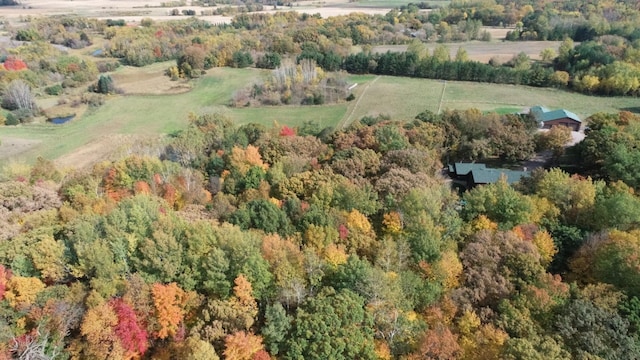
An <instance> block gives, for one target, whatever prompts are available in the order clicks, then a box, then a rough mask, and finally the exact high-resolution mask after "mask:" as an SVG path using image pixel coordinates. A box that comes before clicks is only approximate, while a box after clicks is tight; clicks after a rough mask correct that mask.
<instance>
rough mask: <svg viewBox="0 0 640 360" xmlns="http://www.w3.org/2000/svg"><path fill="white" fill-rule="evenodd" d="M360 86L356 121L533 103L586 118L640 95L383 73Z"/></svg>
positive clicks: (626, 105) (631, 104) (631, 103)
mask: <svg viewBox="0 0 640 360" xmlns="http://www.w3.org/2000/svg"><path fill="white" fill-rule="evenodd" d="M362 80H364V79H362ZM367 81H373V80H371V79H370V80H367ZM443 87H444V94H443ZM359 88H361V89H363V88H366V92H365V94H364V97H363V99H361V100H360V102H359V104H358V106H357V108H356V109H354V110H353V116H352V119H359V118H361V117H363V116H366V115H377V114H388V115H390V116H391V117H392V118H394V119H398V120H408V119H412V118H413V117H415V116H416V114H418V113H420V112H421V111H423V110H431V111H433V112H437V111H438V109H440V110H445V109H468V108H478V109H480V110H482V111H496V110H498V111H499V112H502V113H506V112H509V111H507V110H515V109H518V110H520V109H522V108H525V107H530V106H533V105H544V106H546V107H548V108H551V109H556V108H564V109H567V110H569V111H572V112H574V113H576V114H577V115H579V116H580V117H581V118H583V119H584V118H586V117H588V116H589V115H591V114H594V113H596V112H601V111H602V112H618V111H620V110H623V109H633V108H635V107H637V106H638V99H636V98H632V97H596V96H587V95H582V94H577V93H572V92H568V91H563V90H556V89H547V88H534V87H528V86H514V85H498V84H483V83H471V82H451V81H447V82H446V83H445V82H444V81H440V80H428V79H412V78H399V77H398V78H396V77H388V76H381V77H380V78H379V79H378V80H377V81H376V82H375V83H373V84H372V85H371V86H368V87H367V82H366V81H364V82H363V83H362V84H361V86H359ZM356 96H358V93H356ZM381 99H384V101H381ZM441 99H442V104H440V101H441Z"/></svg>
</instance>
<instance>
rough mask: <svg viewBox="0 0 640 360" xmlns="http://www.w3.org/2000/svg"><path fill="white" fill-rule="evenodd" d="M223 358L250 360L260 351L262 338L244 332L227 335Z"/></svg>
mask: <svg viewBox="0 0 640 360" xmlns="http://www.w3.org/2000/svg"><path fill="white" fill-rule="evenodd" d="M224 344H225V349H224V356H225V359H228V360H252V359H254V356H255V355H256V354H257V353H258V352H259V351H260V350H262V338H261V337H260V336H257V335H253V334H251V333H249V334H247V333H246V332H244V331H239V332H237V333H234V334H231V335H227V337H226V338H225V339H224Z"/></svg>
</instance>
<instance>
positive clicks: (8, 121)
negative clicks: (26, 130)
mask: <svg viewBox="0 0 640 360" xmlns="http://www.w3.org/2000/svg"><path fill="white" fill-rule="evenodd" d="M4 124H5V125H11V126H13V125H18V124H20V120H18V118H17V117H16V116H15V115H13V114H12V113H8V114H7V118H6V119H5V120H4Z"/></svg>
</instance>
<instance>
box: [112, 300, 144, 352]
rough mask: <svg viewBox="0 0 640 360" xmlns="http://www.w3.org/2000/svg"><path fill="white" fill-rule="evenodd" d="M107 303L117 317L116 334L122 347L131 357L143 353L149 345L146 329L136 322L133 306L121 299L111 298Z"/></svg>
mask: <svg viewBox="0 0 640 360" xmlns="http://www.w3.org/2000/svg"><path fill="white" fill-rule="evenodd" d="M109 305H110V306H111V308H112V309H113V311H114V312H115V313H116V316H117V317H118V324H117V325H116V326H115V332H116V336H118V338H119V339H120V343H121V344H122V347H123V348H124V349H125V350H126V351H127V352H128V353H129V354H128V355H130V356H131V357H140V356H142V355H144V353H145V352H146V351H147V348H148V347H149V342H148V335H147V331H146V330H145V329H144V327H142V326H141V325H140V323H139V322H138V317H137V316H136V313H135V312H134V311H133V308H132V307H131V306H130V305H129V304H127V303H126V302H124V301H123V300H122V299H113V300H111V301H109Z"/></svg>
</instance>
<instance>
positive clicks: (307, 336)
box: [283, 288, 375, 359]
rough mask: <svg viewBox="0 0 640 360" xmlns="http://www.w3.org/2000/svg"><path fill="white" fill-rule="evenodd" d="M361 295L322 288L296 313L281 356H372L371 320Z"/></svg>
mask: <svg viewBox="0 0 640 360" xmlns="http://www.w3.org/2000/svg"><path fill="white" fill-rule="evenodd" d="M363 305H364V304H363V301H362V298H360V297H359V296H357V295H355V294H354V293H353V292H351V291H349V290H342V291H339V292H336V291H334V290H333V289H330V288H328V289H325V290H324V291H322V292H321V293H319V294H318V295H317V296H316V297H313V298H309V299H308V300H307V301H306V302H305V303H304V304H303V305H302V306H301V307H300V308H298V310H297V312H296V316H295V319H294V321H293V324H292V327H291V330H290V332H289V336H288V341H287V342H286V344H285V350H284V351H283V358H284V359H329V358H332V359H355V358H358V359H374V358H375V353H374V351H373V332H372V331H371V323H370V322H371V319H370V317H369V316H368V315H367V313H366V312H365V310H364V308H363Z"/></svg>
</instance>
